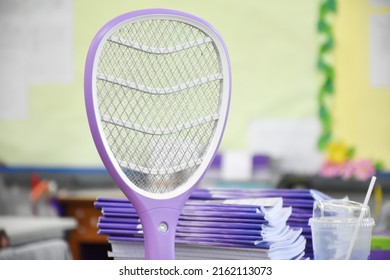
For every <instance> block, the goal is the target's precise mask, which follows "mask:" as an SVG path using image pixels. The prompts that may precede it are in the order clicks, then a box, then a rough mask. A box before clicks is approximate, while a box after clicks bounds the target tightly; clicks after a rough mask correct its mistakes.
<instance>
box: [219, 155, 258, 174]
mask: <svg viewBox="0 0 390 280" xmlns="http://www.w3.org/2000/svg"><path fill="white" fill-rule="evenodd" d="M221 177H222V179H224V180H227V181H248V180H250V179H251V178H252V155H251V154H250V153H249V152H247V151H228V152H225V153H223V160H222V167H221Z"/></svg>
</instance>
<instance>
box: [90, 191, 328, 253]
mask: <svg viewBox="0 0 390 280" xmlns="http://www.w3.org/2000/svg"><path fill="white" fill-rule="evenodd" d="M316 199H326V197H325V196H324V195H323V194H322V193H319V192H314V191H310V190H281V189H256V190H255V189H254V190H251V189H249V190H248V189H245V190H243V189H233V188H229V189H223V188H216V189H197V190H196V191H195V192H194V193H193V194H192V196H191V198H190V199H189V200H188V202H187V203H186V205H185V206H184V208H183V210H182V213H181V215H180V218H179V222H178V226H177V231H176V258H177V259H279V260H280V259H286V260H293V259H307V258H310V257H311V256H312V249H311V232H310V228H309V227H308V219H309V218H310V217H311V215H312V205H313V202H314V200H316ZM95 207H96V208H98V209H100V210H101V212H102V216H101V217H100V218H99V222H98V228H99V234H102V235H107V238H108V241H109V243H110V244H111V249H112V251H110V252H108V255H109V256H110V257H112V258H114V259H143V258H144V247H143V231H142V225H141V223H140V220H139V217H138V214H137V213H136V211H135V209H134V208H133V206H132V205H131V203H130V202H129V201H128V200H127V199H125V198H108V197H100V198H98V199H97V200H96V201H95ZM308 243H310V244H308Z"/></svg>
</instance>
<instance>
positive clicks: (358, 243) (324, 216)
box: [309, 200, 375, 260]
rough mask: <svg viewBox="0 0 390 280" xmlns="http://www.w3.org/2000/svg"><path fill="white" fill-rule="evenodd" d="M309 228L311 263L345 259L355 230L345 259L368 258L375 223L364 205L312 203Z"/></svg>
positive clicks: (356, 203) (350, 202) (335, 202)
mask: <svg viewBox="0 0 390 280" xmlns="http://www.w3.org/2000/svg"><path fill="white" fill-rule="evenodd" d="M361 213H362V214H361ZM360 215H362V216H360ZM359 218H361V219H360V220H359ZM309 225H310V226H311V231H312V242H313V251H314V259H315V260H345V259H346V256H347V252H348V249H349V246H350V244H351V243H352V237H353V236H354V232H355V230H357V235H356V240H355V243H354V246H353V249H352V252H351V256H350V258H349V259H351V260H367V259H369V258H370V247H371V234H372V228H373V226H374V225H375V222H374V220H373V219H372V218H371V215H370V208H369V207H368V206H367V205H364V204H362V203H358V202H354V201H348V200H325V201H315V202H314V208H313V217H312V218H311V219H309Z"/></svg>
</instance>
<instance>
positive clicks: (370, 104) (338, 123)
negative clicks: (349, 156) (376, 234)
mask: <svg viewBox="0 0 390 280" xmlns="http://www.w3.org/2000/svg"><path fill="white" fill-rule="evenodd" d="M369 2H370V1H368V0H358V1H356V0H338V1H337V13H336V15H335V17H334V21H333V22H334V31H335V41H336V46H335V50H334V66H335V74H336V77H335V96H334V98H333V122H334V128H333V135H334V137H335V138H336V139H339V140H342V141H344V142H345V143H346V144H348V145H350V146H352V147H354V148H355V149H356V156H358V157H365V158H369V159H372V160H379V161H383V163H384V164H385V167H387V168H389V167H390V109H389V106H390V88H383V89H380V88H373V87H372V86H371V85H370V72H369V71H370V67H369V17H370V15H375V14H378V13H387V14H390V8H377V7H372V6H370V3H369Z"/></svg>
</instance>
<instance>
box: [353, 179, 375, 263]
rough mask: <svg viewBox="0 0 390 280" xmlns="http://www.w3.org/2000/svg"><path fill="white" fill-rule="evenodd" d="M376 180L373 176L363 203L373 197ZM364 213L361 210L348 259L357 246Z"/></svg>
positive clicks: (366, 203) (366, 202) (365, 203)
mask: <svg viewBox="0 0 390 280" xmlns="http://www.w3.org/2000/svg"><path fill="white" fill-rule="evenodd" d="M375 181H376V177H375V176H372V178H371V182H370V186H369V187H368V190H367V193H366V197H365V198H364V203H363V205H364V206H367V205H368V202H369V201H370V197H371V193H372V190H373V189H374V185H375ZM363 214H364V212H363V211H360V215H359V220H358V224H357V226H356V227H355V230H354V232H353V235H352V240H351V243H350V244H349V248H348V252H347V255H346V257H345V259H346V260H349V259H350V258H351V254H352V249H353V246H355V242H356V237H357V234H358V232H359V226H360V223H361V221H362V219H363Z"/></svg>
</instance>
